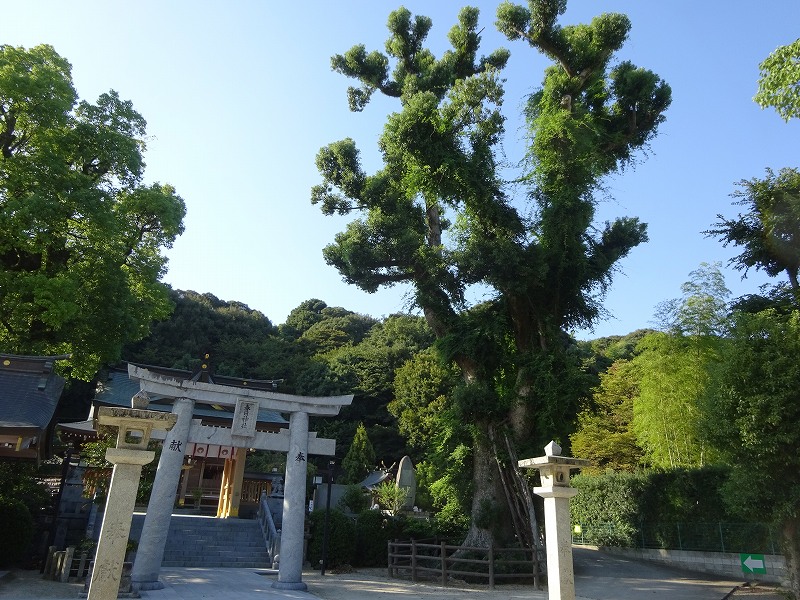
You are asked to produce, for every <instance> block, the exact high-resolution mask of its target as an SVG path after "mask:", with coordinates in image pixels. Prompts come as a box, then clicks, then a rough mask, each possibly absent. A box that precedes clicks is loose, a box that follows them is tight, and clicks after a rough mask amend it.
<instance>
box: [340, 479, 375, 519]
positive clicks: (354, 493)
mask: <svg viewBox="0 0 800 600" xmlns="http://www.w3.org/2000/svg"><path fill="white" fill-rule="evenodd" d="M369 507H370V497H369V494H368V493H366V492H365V491H364V489H363V488H362V487H361V486H360V485H357V484H355V483H351V484H350V485H348V486H347V487H346V488H345V490H344V493H343V494H342V497H341V498H340V499H339V508H340V509H341V510H345V509H346V510H348V511H350V512H351V513H353V514H354V515H357V514H359V513H360V512H362V511H364V510H367V509H368V508H369Z"/></svg>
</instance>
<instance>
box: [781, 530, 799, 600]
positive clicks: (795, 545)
mask: <svg viewBox="0 0 800 600" xmlns="http://www.w3.org/2000/svg"><path fill="white" fill-rule="evenodd" d="M782 529H783V555H784V557H786V575H787V578H788V580H789V590H790V591H791V593H792V597H793V598H795V599H800V518H797V517H795V518H789V519H786V520H785V521H784V522H783V527H782Z"/></svg>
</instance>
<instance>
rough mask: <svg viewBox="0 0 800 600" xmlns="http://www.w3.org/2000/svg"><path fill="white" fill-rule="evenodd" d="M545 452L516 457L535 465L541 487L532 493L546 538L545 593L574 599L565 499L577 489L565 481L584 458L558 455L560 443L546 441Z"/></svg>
mask: <svg viewBox="0 0 800 600" xmlns="http://www.w3.org/2000/svg"><path fill="white" fill-rule="evenodd" d="M544 452H545V455H544V456H539V457H537V458H528V459H525V460H520V461H519V462H518V463H517V464H518V465H519V467H521V468H523V469H538V470H539V475H540V476H541V481H542V485H541V487H535V488H533V493H534V494H536V495H537V496H541V497H542V498H544V526H545V533H546V538H547V539H546V541H547V597H548V598H549V599H550V600H575V573H574V571H573V567H572V530H571V528H570V515H569V499H570V498H572V497H573V496H575V495H576V494H577V493H578V490H577V489H575V488H573V487H571V486H570V484H569V474H570V471H571V470H574V469H578V468H580V467H585V466H587V465H588V464H589V461H588V460H583V459H580V458H572V457H569V456H561V446H559V445H558V444H556V443H555V442H550V443H549V444H547V446H545V449H544Z"/></svg>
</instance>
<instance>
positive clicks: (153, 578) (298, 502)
mask: <svg viewBox="0 0 800 600" xmlns="http://www.w3.org/2000/svg"><path fill="white" fill-rule="evenodd" d="M128 375H129V376H130V377H131V378H132V379H135V380H138V381H139V385H140V388H141V391H142V392H146V393H151V394H158V395H161V396H166V397H170V398H175V402H174V404H173V406H172V412H173V413H174V414H176V415H177V422H176V424H175V426H174V427H173V428H172V429H171V430H170V432H169V434H168V435H167V436H166V437H165V440H164V449H163V451H162V453H161V459H160V460H159V463H158V469H157V470H156V477H155V481H154V482H153V490H152V493H151V495H150V503H149V504H148V507H147V514H146V515H145V521H144V526H143V528H142V535H141V538H140V540H139V548H138V551H137V553H136V561H135V563H134V565H133V572H132V574H131V578H132V581H133V584H134V586H135V587H136V588H138V589H159V588H161V587H163V585H162V584H161V583H160V582H159V581H158V575H159V572H160V569H161V561H162V559H163V556H164V545H165V544H166V540H167V531H168V529H169V520H170V517H171V516H172V507H173V503H174V499H175V491H176V488H177V485H178V479H179V478H180V472H181V467H182V465H183V457H184V452H185V448H186V444H187V442H189V440H190V435H191V432H192V431H193V430H194V432H195V433H200V432H202V431H203V430H206V433H213V434H214V437H215V441H214V442H213V443H221V442H223V441H225V442H227V440H228V439H229V440H230V442H231V444H230V445H232V446H236V447H239V448H252V447H256V446H257V445H261V444H262V443H263V444H266V443H269V445H270V446H272V445H274V444H273V442H279V439H277V438H283V439H286V438H285V437H284V435H285V434H284V435H281V434H264V433H257V432H256V421H257V417H258V411H259V409H260V408H264V409H268V410H272V411H275V412H280V413H289V415H290V417H289V435H288V443H286V451H287V452H288V455H287V459H286V474H285V476H284V497H283V527H282V532H281V560H280V566H279V569H278V579H277V581H275V582H274V583H273V587H275V588H278V589H289V590H306V589H307V586H306V584H305V583H303V581H302V570H303V531H304V521H305V487H306V468H307V464H308V463H307V461H308V459H307V457H308V453H309V431H308V419H309V415H315V416H336V415H337V414H339V410H340V409H341V408H342V406H347V405H349V404H350V403H351V402H352V401H353V396H352V395H347V396H329V397H308V396H294V395H291V394H283V393H278V392H272V391H266V390H257V389H248V388H246V387H233V386H225V385H217V384H212V383H204V382H200V381H190V380H185V379H175V378H172V377H167V376H164V375H159V374H157V373H153V372H151V371H149V370H148V369H145V368H141V367H137V366H135V365H129V366H128ZM195 402H202V403H205V404H217V405H220V406H228V407H235V410H234V414H233V422H232V425H231V428H230V430H228V431H227V432H224V431H222V430H221V429H220V428H210V427H209V428H206V427H204V426H202V425H199V424H197V423H194V424H193V423H192V421H193V419H192V415H193V412H194V405H195ZM209 429H210V430H217V431H215V432H212V431H207V430H209ZM311 439H312V446H313V445H314V444H315V443H316V442H314V441H313V440H314V439H315V437H314V436H311ZM217 440H219V441H217ZM259 442H260V443H259ZM317 442H328V440H317ZM283 446H284V444H283V443H281V444H280V446H279V448H275V449H280V450H283V449H284V447H283ZM265 447H268V446H265ZM312 449H317V448H312ZM318 449H323V448H318ZM326 453H327V452H326Z"/></svg>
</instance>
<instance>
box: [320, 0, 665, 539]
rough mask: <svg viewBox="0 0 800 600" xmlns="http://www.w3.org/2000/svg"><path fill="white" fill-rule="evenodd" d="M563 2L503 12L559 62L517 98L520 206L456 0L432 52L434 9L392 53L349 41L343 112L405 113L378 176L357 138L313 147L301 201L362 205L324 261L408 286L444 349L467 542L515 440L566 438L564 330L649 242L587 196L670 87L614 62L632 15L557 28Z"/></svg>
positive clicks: (489, 85)
mask: <svg viewBox="0 0 800 600" xmlns="http://www.w3.org/2000/svg"><path fill="white" fill-rule="evenodd" d="M565 8H566V4H565V3H564V2H562V1H556V0H551V1H546V2H531V3H530V5H529V8H524V7H521V6H515V5H513V4H510V3H504V4H502V5H501V6H500V8H499V9H498V13H497V19H498V20H497V26H498V28H499V29H500V31H501V32H503V33H504V34H506V35H507V37H509V39H511V40H518V39H523V40H525V41H527V42H528V44H529V45H530V46H532V47H533V48H535V49H536V50H538V51H540V52H543V53H544V54H545V55H546V56H548V57H549V58H551V59H552V60H553V65H552V66H551V67H550V68H548V70H547V71H546V73H545V78H544V82H543V84H542V87H541V89H540V90H539V91H538V92H536V93H534V94H532V95H531V97H530V100H529V103H528V107H527V117H528V124H529V131H530V144H529V152H528V160H527V162H526V163H525V164H526V168H525V172H524V174H523V177H522V179H523V180H525V181H526V182H527V183H528V185H529V186H530V199H531V200H532V205H529V206H524V207H522V206H516V204H517V200H518V199H516V198H513V197H511V196H510V195H509V187H508V186H507V185H506V183H505V182H504V174H503V173H502V170H501V169H500V167H499V164H498V161H497V158H496V154H497V145H498V143H499V142H500V140H501V139H502V136H503V133H504V117H503V114H502V112H501V106H502V100H503V88H502V80H501V74H500V71H501V69H502V68H503V67H504V65H505V63H506V61H507V59H508V56H509V52H508V51H507V50H505V49H498V50H495V51H493V52H491V53H490V54H488V55H483V56H479V54H478V51H479V46H480V29H479V27H478V20H479V12H478V10H477V9H475V8H469V7H468V8H464V9H462V10H461V11H460V13H459V15H458V22H457V23H456V25H455V26H454V27H453V28H452V29H451V30H450V32H449V34H448V40H449V42H450V44H451V48H452V49H450V50H448V51H446V52H445V53H444V54H443V55H442V56H441V57H439V58H437V57H436V56H435V55H434V54H433V53H432V52H431V51H430V50H428V49H427V48H426V47H425V40H426V37H427V35H428V33H429V31H430V29H431V21H430V19H428V18H427V17H422V16H417V17H413V16H412V15H411V13H410V12H409V11H408V10H406V9H404V8H401V9H399V10H396V11H394V12H392V13H391V14H390V16H389V20H388V24H387V25H388V29H389V38H388V40H387V43H386V53H385V54H384V53H381V52H378V51H371V52H368V51H367V50H366V48H365V47H364V46H363V45H356V46H354V47H353V48H351V49H350V50H349V51H347V52H346V53H344V54H342V55H336V56H334V57H333V58H332V59H331V65H332V68H333V69H334V70H335V71H337V72H339V73H342V74H343V75H345V76H347V77H350V78H352V79H355V80H357V82H358V84H359V86H358V87H351V88H350V89H349V90H348V100H349V103H350V107H351V108H352V109H353V110H355V111H359V110H361V109H363V108H364V106H365V105H366V104H367V103H368V102H369V100H370V99H371V97H372V96H373V94H374V93H375V92H379V93H382V94H384V95H386V96H388V97H390V98H396V99H397V100H398V101H399V110H398V112H394V113H392V114H390V115H388V116H387V120H386V125H385V127H384V131H383V134H382V136H381V138H380V141H379V150H380V152H381V155H382V157H383V167H382V168H381V169H379V170H378V171H377V172H375V173H373V174H368V173H366V172H364V170H363V169H362V167H361V160H360V154H359V150H358V149H357V147H356V144H355V142H354V141H353V140H352V139H344V140H341V141H339V142H334V143H332V144H330V145H328V146H326V147H325V148H323V149H321V150H320V152H319V153H318V155H317V167H318V169H319V171H320V174H321V175H322V178H323V182H322V183H321V184H319V185H316V186H314V188H313V189H312V194H311V199H312V202H313V203H315V204H319V205H320V206H321V208H322V211H323V213H324V214H334V213H339V214H343V215H344V214H351V213H352V214H358V215H360V217H359V218H356V219H355V220H353V221H351V222H350V223H349V224H348V225H347V227H346V229H345V231H344V232H342V233H340V234H338V235H337V236H336V238H335V241H334V243H333V244H331V245H329V246H327V247H326V248H325V250H324V257H325V260H326V261H327V262H328V263H329V264H330V265H332V266H334V267H335V268H337V269H338V270H339V271H340V273H341V274H342V275H343V277H344V278H345V280H346V281H348V282H350V283H352V284H354V285H357V286H359V287H360V288H362V289H364V290H366V291H368V292H372V291H375V290H376V289H378V288H379V287H381V286H390V285H394V284H395V283H398V282H408V283H410V284H411V285H412V287H413V290H414V299H415V302H416V304H417V305H418V306H419V307H420V308H421V309H422V311H423V313H424V315H425V318H426V320H427V322H428V324H429V325H430V327H431V329H432V330H433V332H434V333H435V334H436V336H437V338H438V343H437V348H438V350H439V352H440V353H441V356H442V357H443V358H444V360H445V361H446V362H454V363H455V364H457V365H458V367H459V369H460V371H461V374H462V384H461V385H460V386H459V388H458V389H456V390H455V391H454V393H453V395H452V397H451V399H450V400H451V402H454V403H456V404H457V405H458V406H459V407H460V408H459V410H458V411H456V414H459V415H460V417H461V418H462V419H463V421H464V422H465V423H467V424H468V425H469V426H470V427H472V429H473V452H474V453H475V458H474V464H475V473H474V485H473V490H474V492H475V494H474V498H473V507H472V512H473V528H472V530H471V531H470V537H471V540H472V542H473V543H474V544H478V543H486V542H487V540H488V537H489V536H491V535H492V534H493V533H492V532H491V531H489V528H490V525H488V524H487V523H488V521H487V519H485V518H483V517H482V516H481V515H482V514H485V513H486V506H495V509H498V510H499V509H501V508H498V505H499V504H502V503H504V502H505V500H504V493H503V491H502V490H501V489H500V487H499V486H500V485H501V483H505V484H508V483H509V482H510V481H511V480H512V479H513V477H514V474H513V473H509V474H507V475H504V474H501V475H500V476H499V477H498V474H497V467H496V465H497V464H498V463H497V461H498V460H499V461H501V463H503V464H505V465H506V467H507V468H510V469H512V470H513V469H514V468H515V465H516V463H515V461H514V460H513V452H514V445H515V444H522V447H523V448H525V451H527V449H528V448H533V447H536V446H537V445H538V444H541V445H544V443H546V441H549V437H551V436H553V437H559V436H560V437H562V438H563V437H566V434H567V433H568V430H569V427H570V423H571V421H572V420H573V419H574V416H575V413H576V412H577V407H578V402H579V398H580V395H581V394H582V393H585V390H586V388H587V387H588V386H587V385H586V382H585V381H584V380H583V379H582V378H581V376H580V374H579V363H580V361H579V358H578V355H577V352H576V351H575V347H574V345H573V344H571V343H570V342H569V338H568V337H567V336H566V335H565V331H567V330H569V329H570V328H572V327H578V326H587V325H591V324H592V323H593V322H594V320H595V319H596V318H597V317H598V315H599V312H600V304H599V301H600V299H601V296H602V292H603V291H604V290H605V288H606V286H607V285H609V284H610V281H611V276H612V273H613V270H614V267H615V265H616V264H617V262H618V261H619V259H620V258H622V257H624V256H625V255H626V254H627V253H628V252H629V251H630V250H631V249H632V248H634V247H635V246H636V245H638V244H639V243H641V242H643V241H645V240H646V239H647V236H646V231H645V226H644V224H642V223H641V222H639V221H638V219H635V218H629V217H623V218H619V219H616V220H614V221H612V222H609V223H606V224H605V226H602V227H600V228H599V229H597V228H596V226H595V224H594V222H593V219H594V209H595V200H594V197H593V192H594V191H595V190H596V189H597V186H598V185H599V182H600V180H601V178H602V177H604V176H605V175H608V174H610V173H613V172H615V171H616V170H617V169H619V168H620V167H621V166H623V165H625V164H629V163H630V162H631V160H632V158H633V156H634V155H635V153H636V152H637V151H638V150H639V149H641V148H643V147H645V146H646V145H647V143H648V142H649V141H650V140H651V139H652V138H653V137H654V135H655V134H656V131H657V128H658V125H659V124H660V123H661V122H662V121H663V119H664V117H663V113H664V111H665V110H666V108H667V107H668V106H669V103H670V89H669V86H667V85H666V84H665V83H664V82H663V81H661V79H660V78H658V77H657V76H656V75H654V74H653V73H651V72H650V71H647V70H645V69H641V68H638V67H636V66H634V65H633V64H632V63H630V62H622V63H620V64H618V65H615V66H612V65H611V59H612V56H613V54H614V52H616V51H617V50H618V49H619V48H620V47H621V46H622V44H623V42H624V41H625V38H626V37H627V33H628V30H629V28H630V23H629V21H628V19H627V18H626V17H624V16H622V15H602V16H600V17H597V18H596V19H594V20H593V21H592V23H591V24H589V25H579V26H564V27H562V26H560V25H559V24H558V23H557V20H558V17H559V16H560V14H561V13H563V12H564V10H565ZM392 65H393V68H392ZM531 215H532V216H531ZM475 284H482V285H484V286H486V287H487V288H488V289H490V290H491V291H492V292H493V295H492V296H490V299H489V300H488V301H486V302H484V303H481V304H470V303H469V302H468V301H467V294H466V290H468V289H469V288H470V286H473V285H475ZM531 432H535V433H534V434H533V435H531ZM509 452H511V454H512V455H511V456H509V454H508V453H509ZM523 512H525V511H523ZM527 512H529V513H532V511H527ZM505 522H506V523H507V522H508V520H506V521H505ZM523 533H524V532H521V531H519V530H518V534H520V535H522V534H523Z"/></svg>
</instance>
